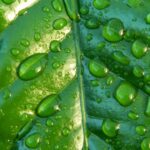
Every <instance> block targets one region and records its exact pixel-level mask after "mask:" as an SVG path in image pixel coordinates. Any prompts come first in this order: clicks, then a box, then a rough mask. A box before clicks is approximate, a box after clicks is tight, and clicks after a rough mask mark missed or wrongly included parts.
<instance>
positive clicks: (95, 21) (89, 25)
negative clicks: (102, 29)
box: [85, 18, 100, 29]
mask: <svg viewBox="0 0 150 150" xmlns="http://www.w3.org/2000/svg"><path fill="white" fill-rule="evenodd" d="M85 26H86V27H87V28H89V29H96V28H98V27H99V26H100V22H99V20H98V19H96V18H90V19H89V20H87V21H86V22H85Z"/></svg>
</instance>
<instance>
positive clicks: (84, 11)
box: [80, 6, 89, 15]
mask: <svg viewBox="0 0 150 150" xmlns="http://www.w3.org/2000/svg"><path fill="white" fill-rule="evenodd" d="M88 13H89V8H88V7H87V6H81V8H80V14H81V15H87V14H88Z"/></svg>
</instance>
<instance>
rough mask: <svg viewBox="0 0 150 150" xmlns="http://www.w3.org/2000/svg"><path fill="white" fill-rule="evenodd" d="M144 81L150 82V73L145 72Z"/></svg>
mask: <svg viewBox="0 0 150 150" xmlns="http://www.w3.org/2000/svg"><path fill="white" fill-rule="evenodd" d="M144 82H145V83H147V84H150V73H147V74H146V75H145V77H144Z"/></svg>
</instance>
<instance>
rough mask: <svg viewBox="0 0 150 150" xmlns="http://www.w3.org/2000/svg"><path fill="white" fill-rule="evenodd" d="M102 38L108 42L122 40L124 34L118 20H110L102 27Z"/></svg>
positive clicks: (121, 24)
mask: <svg viewBox="0 0 150 150" xmlns="http://www.w3.org/2000/svg"><path fill="white" fill-rule="evenodd" d="M102 34H103V37H104V38H105V39H106V40H108V41H110V42H118V41H120V40H122V38H123V34H124V25H123V23H122V22H121V20H119V19H111V20H110V21H109V22H108V23H107V24H106V25H105V26H104V27H103V33H102Z"/></svg>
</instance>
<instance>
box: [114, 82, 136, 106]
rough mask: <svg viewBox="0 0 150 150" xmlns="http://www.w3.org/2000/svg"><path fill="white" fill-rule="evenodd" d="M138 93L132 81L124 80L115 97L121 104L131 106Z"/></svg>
mask: <svg viewBox="0 0 150 150" xmlns="http://www.w3.org/2000/svg"><path fill="white" fill-rule="evenodd" d="M136 93H137V92H136V89H135V88H134V87H133V86H132V85H131V84H130V83H127V82H122V83H121V84H120V85H119V86H118V88H117V90H116V92H115V98H116V99H117V101H118V102H119V103H120V104H121V105H123V106H129V105H130V104H131V103H133V101H134V98H135V96H136Z"/></svg>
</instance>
